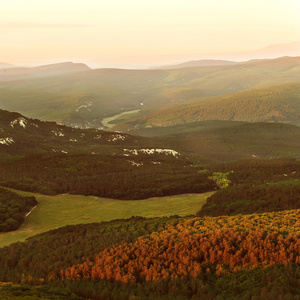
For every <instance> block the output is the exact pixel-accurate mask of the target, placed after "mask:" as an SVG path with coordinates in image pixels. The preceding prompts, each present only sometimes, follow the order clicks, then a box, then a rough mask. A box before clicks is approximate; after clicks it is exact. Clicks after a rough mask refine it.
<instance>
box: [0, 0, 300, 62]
mask: <svg viewBox="0 0 300 300" xmlns="http://www.w3.org/2000/svg"><path fill="white" fill-rule="evenodd" d="M299 16H300V1H299V0H209V1H202V0H188V1H186V0H184V1H183V0H149V1H148V0H70V1H69V0H51V1H49V0H0V62H7V63H12V64H18V65H38V64H46V63H53V62H61V61H75V62H86V63H88V64H90V65H94V66H99V67H100V66H114V65H118V66H126V65H128V66H130V65H131V66H133V65H145V66H146V65H152V64H154V65H155V64H162V63H164V62H165V63H168V62H171V61H176V60H177V61H178V62H179V61H180V60H182V61H184V60H185V59H192V58H200V57H201V58H208V57H209V54H218V55H219V57H220V58H222V54H224V53H232V52H233V53H237V52H245V51H253V50H257V49H260V48H263V47H266V46H268V45H273V44H286V43H291V42H296V41H299V40H300V18H299ZM299 55H300V53H299ZM223 56H224V55H223ZM216 57H217V56H216ZM224 57H225V56H224Z"/></svg>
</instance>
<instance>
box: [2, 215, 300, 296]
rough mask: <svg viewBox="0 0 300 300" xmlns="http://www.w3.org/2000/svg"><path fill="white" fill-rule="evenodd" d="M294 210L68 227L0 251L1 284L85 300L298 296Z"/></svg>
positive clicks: (299, 242) (299, 246)
mask: <svg viewBox="0 0 300 300" xmlns="http://www.w3.org/2000/svg"><path fill="white" fill-rule="evenodd" d="M299 212H300V210H289V211H282V212H272V213H265V214H252V215H238V216H223V217H205V218H200V217H189V218H178V217H171V218H154V219H144V218H131V219H129V220H116V221H111V222H108V223H101V224H87V225H76V226H67V227H64V228H61V229H57V230H53V231H50V232H48V233H44V234H41V235H38V236H36V237H33V238H31V239H29V240H28V241H27V242H24V243H16V244H13V245H10V246H8V247H5V248H2V249H0V280H2V281H14V282H27V284H28V283H30V284H33V285H37V284H38V285H40V284H41V283H43V284H46V285H49V286H53V287H60V288H68V289H69V290H71V291H73V292H74V293H76V294H77V295H79V296H81V297H83V298H91V299H130V297H131V298H132V299H198V298H205V299H215V298H216V297H218V298H217V299H228V298H232V299H251V297H254V298H253V299H274V297H275V295H276V297H277V299H299V297H298V295H299V292H300V285H299V279H300V268H299V259H300V236H299V232H300V227H299V226H300V223H299V217H300V215H299ZM134 297H136V298H134ZM280 297H281V298H280Z"/></svg>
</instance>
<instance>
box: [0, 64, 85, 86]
mask: <svg viewBox="0 0 300 300" xmlns="http://www.w3.org/2000/svg"><path fill="white" fill-rule="evenodd" d="M0 68H1V69H3V70H1V72H0V82H7V81H15V80H22V79H23V80H24V79H26V80H29V79H32V78H40V77H48V76H55V75H59V74H67V73H73V72H80V71H86V70H90V68H89V67H88V66H87V65H85V64H82V63H72V62H65V63H57V64H50V65H44V66H39V67H31V68H29V67H15V66H13V65H10V64H4V65H1V63H0ZM4 68H5V69H4Z"/></svg>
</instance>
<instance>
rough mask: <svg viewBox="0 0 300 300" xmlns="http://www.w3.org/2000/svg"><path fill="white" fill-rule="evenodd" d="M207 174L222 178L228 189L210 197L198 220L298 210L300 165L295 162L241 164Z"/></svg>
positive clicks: (279, 161) (231, 164)
mask: <svg viewBox="0 0 300 300" xmlns="http://www.w3.org/2000/svg"><path fill="white" fill-rule="evenodd" d="M209 170H210V171H211V172H213V171H216V170H218V171H220V170H221V171H222V172H218V173H220V174H226V179H227V181H226V182H228V188H221V189H220V190H219V191H217V192H216V193H215V194H214V195H212V196H210V197H209V198H208V199H207V202H206V204H205V205H204V206H203V207H202V209H201V211H200V212H199V213H198V215H200V216H207V215H211V216H220V215H234V214H240V213H242V214H247V213H260V212H268V211H269V212H271V211H280V210H285V209H298V208H300V162H299V161H297V160H295V159H288V158H283V159H273V160H256V159H252V160H244V161H239V162H235V163H229V164H223V165H217V166H211V167H210V168H209ZM215 173H216V172H213V174H215ZM218 173H217V174H218ZM223 180H224V179H223ZM215 181H216V183H217V180H215ZM221 187H222V186H221Z"/></svg>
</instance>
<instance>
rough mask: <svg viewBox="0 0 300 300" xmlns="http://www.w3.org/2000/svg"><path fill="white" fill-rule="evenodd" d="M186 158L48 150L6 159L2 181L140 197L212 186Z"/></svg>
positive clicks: (47, 190) (52, 190)
mask: <svg viewBox="0 0 300 300" xmlns="http://www.w3.org/2000/svg"><path fill="white" fill-rule="evenodd" d="M190 164H191V162H189V161H188V160H186V158H180V157H179V158H174V157H173V156H172V157H171V156H166V155H164V154H156V155H151V156H149V155H147V154H144V155H139V156H138V157H128V159H124V156H121V155H120V156H116V155H84V154H78V155H76V154H74V155H64V154H47V155H35V156H27V157H25V158H20V159H14V160H10V161H4V162H2V163H1V164H0V185H2V186H6V187H11V188H15V189H19V190H24V191H30V192H38V193H43V194H48V195H55V194H60V193H70V194H80V195H93V196H101V197H108V198H115V199H144V198H149V197H156V196H167V195H174V194H183V193H202V192H206V191H211V190H214V189H216V185H215V183H214V182H213V181H212V180H210V179H209V178H208V175H207V174H205V173H199V172H198V168H195V167H193V166H191V165H190Z"/></svg>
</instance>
